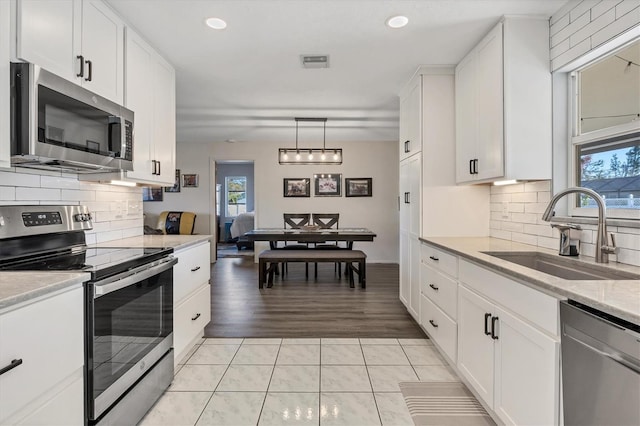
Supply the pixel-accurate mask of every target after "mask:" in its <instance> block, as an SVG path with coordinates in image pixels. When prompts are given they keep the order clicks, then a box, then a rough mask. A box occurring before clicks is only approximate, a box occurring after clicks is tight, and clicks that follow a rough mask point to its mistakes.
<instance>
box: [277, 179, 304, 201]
mask: <svg viewBox="0 0 640 426" xmlns="http://www.w3.org/2000/svg"><path fill="white" fill-rule="evenodd" d="M283 182H284V185H283V186H284V188H283V191H284V196H285V197H310V196H311V179H309V178H284V179H283Z"/></svg>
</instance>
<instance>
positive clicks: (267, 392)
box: [256, 338, 284, 426]
mask: <svg viewBox="0 0 640 426" xmlns="http://www.w3.org/2000/svg"><path fill="white" fill-rule="evenodd" d="M283 342H284V338H282V339H280V344H279V345H278V353H276V359H274V360H273V368H272V369H271V375H270V376H269V383H267V389H266V390H265V392H264V399H263V400H262V406H261V407H260V413H258V421H257V422H256V426H257V425H258V424H259V423H260V418H261V417H262V412H263V411H264V405H265V403H266V402H267V396H268V395H269V387H271V380H273V374H274V373H275V372H276V365H277V363H278V356H280V349H282V343H283Z"/></svg>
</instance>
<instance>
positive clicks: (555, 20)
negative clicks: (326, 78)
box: [549, 0, 582, 26]
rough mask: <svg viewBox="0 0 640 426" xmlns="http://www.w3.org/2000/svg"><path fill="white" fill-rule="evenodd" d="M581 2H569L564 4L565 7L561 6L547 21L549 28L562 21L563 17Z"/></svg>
mask: <svg viewBox="0 0 640 426" xmlns="http://www.w3.org/2000/svg"><path fill="white" fill-rule="evenodd" d="M581 1H582V0H569V1H568V2H567V3H565V5H564V6H562V7H561V8H560V10H558V11H557V12H556V13H554V14H553V16H552V17H551V18H550V19H549V22H550V23H551V26H553V25H556V24H557V23H558V22H560V21H561V20H562V19H564V17H565V16H567V15H569V12H570V11H571V9H573V8H574V7H576V6H577V5H578V4H579V3H580V2H581Z"/></svg>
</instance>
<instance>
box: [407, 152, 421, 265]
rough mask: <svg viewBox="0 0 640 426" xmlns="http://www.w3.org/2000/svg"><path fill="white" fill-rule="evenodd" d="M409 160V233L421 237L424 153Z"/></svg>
mask: <svg viewBox="0 0 640 426" xmlns="http://www.w3.org/2000/svg"><path fill="white" fill-rule="evenodd" d="M407 161H409V171H408V173H409V175H408V178H409V197H408V199H409V204H408V207H409V233H410V234H411V235H413V236H415V237H419V236H420V235H421V234H420V232H421V221H422V214H421V206H422V190H421V189H422V185H421V183H422V155H421V154H420V153H418V154H416V155H414V156H412V157H410V158H409V160H407ZM418 250H419V248H418ZM418 261H420V258H418Z"/></svg>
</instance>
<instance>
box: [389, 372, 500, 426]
mask: <svg viewBox="0 0 640 426" xmlns="http://www.w3.org/2000/svg"><path fill="white" fill-rule="evenodd" d="M400 391H401V392H402V396H403V397H404V400H405V402H406V403H407V408H408V409H409V413H410V414H411V418H412V419H413V422H414V423H415V424H416V426H429V425H441V426H448V425H451V426H485V425H495V423H494V422H493V420H492V419H491V417H489V414H487V412H486V411H485V409H484V408H483V407H482V405H481V404H480V403H479V402H478V400H477V399H476V398H475V397H474V396H473V394H472V393H471V392H469V390H468V389H467V387H466V386H465V385H464V384H463V383H454V382H450V383H449V382H402V383H400Z"/></svg>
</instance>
